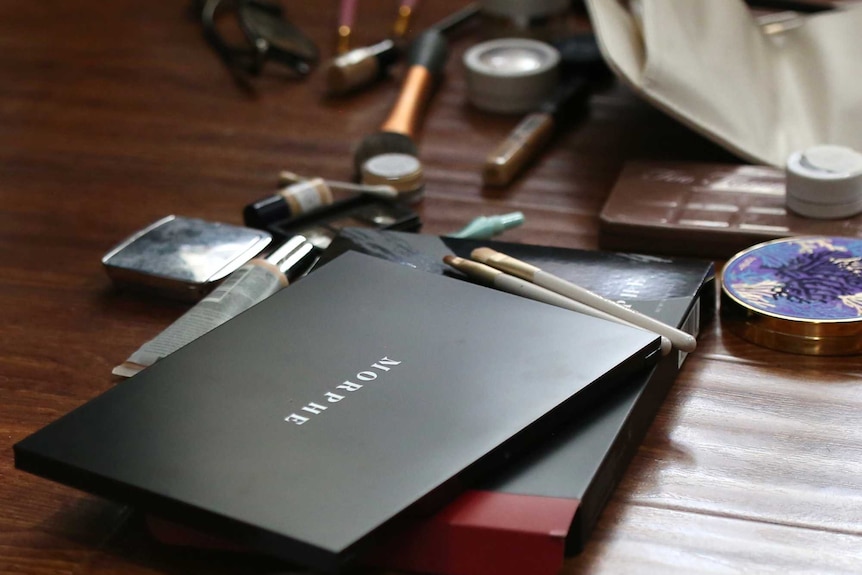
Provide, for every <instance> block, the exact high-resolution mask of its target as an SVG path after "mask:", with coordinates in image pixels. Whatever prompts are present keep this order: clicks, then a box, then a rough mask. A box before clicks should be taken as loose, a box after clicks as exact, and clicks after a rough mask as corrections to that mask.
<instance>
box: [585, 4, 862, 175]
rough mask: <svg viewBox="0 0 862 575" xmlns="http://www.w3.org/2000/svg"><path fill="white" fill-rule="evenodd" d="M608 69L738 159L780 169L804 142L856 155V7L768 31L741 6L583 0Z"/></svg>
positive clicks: (861, 99) (859, 109)
mask: <svg viewBox="0 0 862 575" xmlns="http://www.w3.org/2000/svg"><path fill="white" fill-rule="evenodd" d="M587 7H588V9H589V12H590V17H591V20H592V24H593V27H594V30H595V33H596V36H597V39H598V42H599V46H600V47H601V50H602V53H603V54H604V56H605V59H606V60H607V62H608V64H609V65H610V67H611V68H612V69H613V70H614V72H615V73H616V74H617V75H618V76H619V77H621V78H622V79H623V80H624V81H626V82H627V83H628V84H630V85H631V86H632V88H633V89H634V90H635V91H636V92H637V93H638V94H640V95H641V96H642V97H643V98H644V99H646V100H647V101H649V102H651V103H652V104H654V105H655V106H656V107H658V108H660V109H662V110H664V111H665V112H667V113H668V114H670V115H671V116H673V117H675V118H677V119H678V120H680V121H682V122H683V123H685V124H687V125H688V126H690V127H691V128H693V129H695V130H697V131H699V132H701V133H702V134H704V135H705V136H707V137H708V138H710V139H712V140H714V141H716V142H718V143H719V144H721V145H722V146H724V147H726V148H728V149H729V150H730V151H732V152H734V153H735V154H737V155H739V156H740V157H742V158H744V159H746V160H748V161H751V162H754V163H763V164H771V165H774V166H783V165H784V163H785V161H786V160H787V156H788V155H789V154H790V153H791V152H793V151H796V150H800V149H803V148H806V147H809V146H812V145H818V144H835V145H843V146H848V147H851V148H855V149H856V150H859V151H862V7H852V8H851V7H848V8H847V9H843V10H835V11H831V12H822V13H818V14H814V15H810V16H805V17H801V19H800V25H799V26H797V27H791V28H790V29H788V30H786V31H784V32H781V33H779V34H769V33H767V32H766V31H765V29H764V27H763V26H762V25H761V24H760V23H759V22H758V20H757V19H756V18H755V17H754V15H753V14H752V13H751V11H750V10H749V8H748V7H747V6H746V4H745V3H744V2H743V1H742V0H587Z"/></svg>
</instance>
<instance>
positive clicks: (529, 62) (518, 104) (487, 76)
mask: <svg viewBox="0 0 862 575" xmlns="http://www.w3.org/2000/svg"><path fill="white" fill-rule="evenodd" d="M559 64H560V53H559V51H558V50H557V49H556V48H554V47H553V46H551V45H550V44H547V43H545V42H540V41H539V40H531V39H527V38H500V39H497V40H489V41H487V42H482V43H480V44H476V45H475V46H473V47H471V48H469V49H468V50H467V51H466V52H465V53H464V66H465V68H466V69H467V95H468V99H469V100H470V102H471V103H472V104H473V105H474V106H476V107H477V108H479V109H481V110H486V111H489V112H499V113H504V114H520V113H524V112H530V111H532V110H534V109H536V108H537V107H538V106H539V104H541V103H542V102H543V101H544V100H545V99H546V98H548V96H550V95H551V93H552V92H553V91H554V88H555V87H556V86H557V82H558V69H559Z"/></svg>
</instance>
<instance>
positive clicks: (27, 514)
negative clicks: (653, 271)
mask: <svg viewBox="0 0 862 575" xmlns="http://www.w3.org/2000/svg"><path fill="white" fill-rule="evenodd" d="M458 5H459V3H456V2H451V1H448V0H447V1H445V2H428V3H425V4H423V5H422V6H421V8H420V11H419V14H418V19H417V26H424V25H427V24H429V23H432V22H434V21H436V20H437V19H439V18H441V17H442V16H444V15H445V14H447V13H448V12H449V11H450V10H451V9H452V8H454V7H457V6H458ZM286 7H287V11H288V13H289V15H290V16H291V18H292V19H293V21H294V22H295V23H296V24H297V25H299V26H300V27H301V28H302V29H303V30H305V31H306V32H307V33H308V34H309V35H310V36H311V37H312V38H314V40H315V41H316V42H318V44H319V45H320V47H321V49H322V52H323V55H324V57H327V56H329V55H331V53H332V46H333V38H334V33H333V30H334V22H335V17H336V12H337V6H336V3H335V2H329V3H326V4H321V3H317V2H308V1H305V2H293V3H289V4H286ZM362 8H363V12H362V14H361V15H360V23H359V28H358V32H357V35H358V37H357V42H358V43H363V42H364V43H367V42H371V41H375V40H377V39H379V38H380V37H382V35H383V34H384V33H385V32H386V30H387V29H388V23H389V21H390V12H391V8H392V7H391V6H389V5H388V4H387V5H385V6H384V5H383V4H382V3H366V4H363V5H362ZM578 24H581V25H582V24H583V22H580V23H578ZM475 40H476V36H475V35H473V36H464V37H461V38H459V39H458V40H456V41H455V42H454V43H453V54H452V57H451V59H450V61H449V63H448V66H447V70H446V76H445V80H444V82H443V83H442V85H441V86H440V88H439V90H438V92H437V93H436V95H435V98H434V100H433V102H432V103H431V106H430V107H429V112H428V117H427V120H426V121H425V123H424V126H423V128H422V130H421V133H420V135H419V138H418V143H419V146H420V151H421V155H422V159H423V164H424V166H425V170H426V176H427V181H428V183H427V192H426V198H425V200H424V201H423V203H422V204H421V205H420V206H419V207H418V209H419V211H420V213H421V216H422V219H423V222H424V227H423V231H425V232H428V233H436V234H439V233H446V232H449V231H451V230H454V229H458V228H460V227H461V226H463V225H464V224H465V223H466V222H467V221H469V220H470V219H472V218H473V217H475V216H478V215H482V214H489V213H499V212H504V211H510V210H515V209H517V210H522V211H523V212H524V213H525V214H526V216H527V222H526V224H525V225H524V226H523V227H521V228H519V229H516V230H512V231H510V232H507V234H506V236H504V239H506V240H509V241H520V242H526V243H534V244H545V245H556V246H568V247H581V248H595V247H596V246H597V229H598V228H597V225H598V222H597V214H598V211H599V209H600V208H601V206H602V203H603V201H604V199H605V197H606V196H607V193H608V192H609V190H610V188H611V186H612V185H613V183H614V181H615V179H616V177H617V175H618V174H619V171H620V169H621V167H622V165H623V164H624V163H625V162H626V161H627V160H630V159H641V160H642V159H657V160H662V159H667V160H691V161H713V162H716V161H718V162H722V161H724V162H733V161H735V160H734V158H733V157H732V156H730V155H729V154H728V153H726V152H724V151H723V150H721V149H720V148H718V147H717V146H715V145H713V144H712V143H710V142H708V141H706V140H704V139H703V138H701V137H699V136H697V135H695V134H694V133H692V132H691V131H689V130H688V129H686V128H684V127H683V126H681V125H679V124H678V123H676V122H674V121H672V120H670V119H668V118H667V117H665V116H664V115H662V114H661V113H659V112H657V111H655V110H653V109H652V108H650V107H649V106H647V105H645V104H643V103H641V102H640V101H638V100H637V98H635V97H634V96H633V95H632V94H631V93H630V92H629V91H628V90H627V89H626V88H625V87H623V86H620V85H618V84H611V85H609V86H608V87H606V88H604V89H602V90H600V91H599V92H598V93H597V94H596V95H595V96H594V97H593V98H592V100H591V103H590V109H589V112H588V114H587V117H586V118H584V119H583V120H582V121H581V122H580V123H579V124H578V125H576V126H575V127H573V128H572V129H571V130H568V131H567V132H566V133H564V134H561V135H560V136H559V137H558V138H557V139H556V140H555V142H554V145H553V146H552V148H551V149H550V150H549V151H548V152H547V153H546V154H544V155H543V156H542V158H541V159H540V160H539V161H538V162H536V163H535V164H534V165H533V166H532V167H531V168H530V169H529V170H528V171H527V173H526V174H524V176H523V177H521V178H520V179H518V180H517V181H516V182H515V183H514V184H513V185H511V186H510V187H509V188H507V189H505V190H492V189H484V188H483V187H482V186H481V179H480V175H479V171H480V167H481V164H482V161H483V159H484V156H485V154H486V153H487V152H488V151H489V150H490V149H491V148H492V147H493V146H494V145H495V144H496V142H497V141H498V140H499V139H500V138H502V137H503V135H505V134H506V133H507V132H508V130H509V129H511V127H512V126H513V125H514V124H515V123H516V122H517V118H513V117H500V116H491V115H488V114H483V113H481V112H478V111H476V110H474V109H471V108H470V107H469V106H467V105H466V101H465V90H466V87H465V82H464V79H463V75H462V73H461V64H460V54H461V53H463V51H464V49H465V48H466V47H467V46H469V45H470V44H471V43H472V42H474V41H475ZM397 71H398V70H396V72H397ZM253 85H254V87H255V93H254V94H249V93H247V92H245V91H243V90H241V89H239V88H238V87H237V86H236V85H235V84H234V83H233V82H232V80H231V77H230V75H229V74H228V73H227V71H226V69H225V67H224V66H223V65H222V64H221V62H220V61H219V60H218V59H217V58H216V57H215V56H214V54H213V53H212V52H211V51H210V50H209V49H208V48H207V46H206V44H205V43H204V41H203V39H202V36H201V31H200V28H199V26H198V24H197V22H196V20H195V18H194V17H193V15H192V14H191V13H190V12H189V10H188V6H187V5H185V4H182V3H179V2H146V1H143V0H115V1H113V2H104V1H99V2H96V1H94V0H81V1H79V2H59V1H56V0H49V1H43V2H3V3H0V319H2V321H0V398H2V399H0V453H2V456H0V572H2V573H20V574H27V575H37V574H47V573H75V574H84V573H88V574H106V575H107V574H120V573H123V574H155V573H170V574H173V573H177V574H179V573H183V574H186V573H208V574H211V573H249V572H252V573H255V572H259V573H272V572H277V571H279V570H282V566H279V565H278V564H274V563H273V562H270V561H268V560H266V559H249V558H242V559H240V558H236V557H225V556H223V555H217V556H213V555H212V554H207V553H201V552H189V551H181V550H176V549H168V548H165V547H161V546H159V545H157V544H155V543H154V542H153V541H151V540H150V539H149V538H148V537H147V536H146V534H145V532H144V530H143V529H142V527H141V525H140V523H139V519H138V518H137V517H136V515H135V514H134V513H132V512H131V510H129V509H126V508H124V507H122V506H118V505H115V504H113V503H109V502H106V501H103V500H101V499H98V498H94V497H90V496H87V495H84V494H81V493H79V492H77V491H74V490H72V489H68V488H65V487H63V486H60V485H56V484H53V483H50V482H48V481H43V480H40V479H37V478H35V477H31V476H29V475H26V474H23V473H19V472H17V471H15V470H14V469H13V465H12V450H11V446H12V444H14V443H15V442H16V441H18V440H20V439H22V438H23V437H25V436H26V435H28V434H29V433H31V432H33V431H34V430H36V429H38V428H39V427H41V426H43V425H45V424H46V423H48V422H49V421H51V420H53V419H55V418H56V417H58V416H60V415H62V414H64V413H66V412H68V411H69V410H71V409H72V408H74V407H75V406H77V405H80V404H81V403H83V402H85V401H86V400H88V399H89V398H91V397H93V396H95V395H97V394H98V393H100V392H101V391H103V390H105V389H108V388H109V387H111V385H113V380H112V378H111V376H110V369H111V367H112V366H113V365H115V364H116V363H118V362H119V361H121V360H122V359H124V358H125V357H126V356H127V355H128V354H129V353H130V352H132V351H133V350H134V349H136V348H137V347H138V345H139V344H140V343H142V342H143V341H144V340H146V339H148V338H150V337H152V336H153V335H155V334H156V333H158V332H159V331H160V330H161V329H163V328H164V327H165V326H167V325H168V324H169V323H170V322H171V321H172V320H173V319H175V318H176V317H178V316H179V315H180V314H181V313H182V311H184V309H186V308H185V307H184V306H183V305H182V304H179V303H175V302H171V301H168V300H163V299H157V298H152V297H142V296H140V295H136V294H131V293H125V292H120V291H116V290H114V289H113V288H112V287H111V285H110V283H109V281H108V278H107V276H106V275H105V274H104V272H103V270H102V268H101V264H100V257H101V256H102V255H103V254H104V253H105V252H106V251H107V250H108V249H109V248H110V247H111V246H112V245H113V244H115V243H116V242H118V241H119V240H120V239H122V238H124V237H125V236H127V235H128V234H129V233H131V232H132V231H134V230H136V229H139V228H140V227H142V226H144V225H146V224H148V223H150V222H152V221H154V220H156V219H157V218H159V217H162V216H164V215H166V214H169V213H175V214H180V215H187V216H193V217H199V218H204V219H210V220H215V221H223V222H228V223H241V209H242V206H244V205H245V204H246V203H248V202H250V201H253V200H255V199H257V198H258V197H260V196H263V195H266V194H268V193H270V192H271V191H273V190H274V187H275V184H276V178H277V174H278V171H279V170H281V169H290V170H293V171H296V172H298V173H301V174H310V175H321V176H325V177H329V178H336V179H346V178H349V177H350V176H351V173H350V171H351V157H350V154H351V150H352V149H353V147H354V146H355V145H356V143H357V142H358V141H359V140H360V139H361V138H362V137H363V136H364V135H366V134H368V133H371V132H373V131H374V130H375V129H376V128H377V126H378V125H379V124H380V122H382V120H383V119H384V118H385V116H386V113H387V112H388V109H389V106H390V105H391V104H392V102H393V101H394V98H395V95H396V91H397V86H398V82H397V78H393V79H390V80H388V81H386V82H383V83H382V84H380V85H378V86H376V87H374V88H372V89H370V90H368V91H365V92H363V93H361V94H358V95H356V96H353V97H349V98H341V99H326V98H323V97H322V95H321V86H320V77H319V75H312V77H311V78H309V79H308V80H305V81H294V80H290V79H288V78H286V77H285V76H284V75H283V74H279V73H275V72H268V73H267V74H265V75H264V76H263V77H260V78H256V79H254V80H253ZM645 249H648V246H645ZM860 375H862V360H860V359H859V358H858V357H849V358H810V357H798V356H792V355H787V354H782V353H779V352H775V351H770V350H767V349H764V348H759V347H756V346H753V345H751V344H749V343H747V342H744V341H742V340H741V339H739V338H737V337H736V336H734V335H732V334H730V333H728V332H727V331H726V330H724V329H722V326H721V323H720V322H719V321H715V322H714V323H712V324H711V325H709V326H707V329H706V333H705V334H704V336H703V338H702V341H701V343H700V347H699V349H698V351H697V352H696V353H695V354H694V355H693V356H692V357H691V358H690V360H689V361H688V362H687V363H686V365H685V366H684V368H683V371H682V374H681V375H680V377H679V379H678V381H677V383H676V384H675V386H674V388H673V389H672V391H671V393H670V395H669V397H668V399H667V401H666V402H665V404H664V405H663V407H662V409H661V411H660V413H659V415H658V417H657V418H656V421H655V423H654V425H653V426H652V428H651V429H650V432H649V434H648V436H647V438H646V440H645V441H644V443H643V445H642V447H641V449H640V450H639V452H638V454H637V456H636V458H635V460H634V462H633V464H632V465H631V466H630V468H629V469H628V471H627V473H626V475H625V477H624V479H623V481H622V484H621V485H620V487H619V488H618V489H617V490H616V491H615V493H614V496H613V498H612V501H611V502H610V504H609V506H608V508H607V509H606V511H605V513H604V514H603V515H602V518H601V520H600V523H599V526H598V530H597V532H596V533H595V536H594V537H593V539H592V541H591V542H590V544H589V545H588V546H587V549H586V550H585V551H584V553H583V554H582V555H580V556H578V557H575V558H573V559H571V560H570V561H568V562H567V564H566V567H565V569H564V572H565V573H566V574H569V575H574V574H587V573H728V572H753V573H775V572H788V573H792V572H806V573H852V572H859V571H860V570H862V383H860Z"/></svg>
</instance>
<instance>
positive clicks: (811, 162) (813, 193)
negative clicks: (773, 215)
mask: <svg viewBox="0 0 862 575" xmlns="http://www.w3.org/2000/svg"><path fill="white" fill-rule="evenodd" d="M786 171H787V174H786V175H787V193H786V203H787V207H788V208H789V209H791V210H793V211H794V212H796V213H798V214H800V215H803V216H808V217H811V218H845V217H850V216H853V215H855V214H857V213H859V212H860V211H862V154H860V153H859V152H857V151H855V150H853V149H851V148H847V147H844V146H832V145H823V146H813V147H811V148H807V149H805V150H802V151H799V152H794V153H792V154H790V157H789V158H788V159H787V170H786Z"/></svg>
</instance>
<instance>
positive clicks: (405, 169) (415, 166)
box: [361, 153, 425, 203]
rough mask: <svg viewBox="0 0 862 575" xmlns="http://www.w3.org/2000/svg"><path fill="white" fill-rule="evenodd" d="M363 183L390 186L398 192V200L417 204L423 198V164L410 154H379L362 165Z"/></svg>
mask: <svg viewBox="0 0 862 575" xmlns="http://www.w3.org/2000/svg"><path fill="white" fill-rule="evenodd" d="M361 172H362V183H363V184H368V185H384V184H385V185H389V186H392V187H393V188H395V189H396V190H398V200H399V201H404V202H409V203H410V202H417V201H419V200H420V199H421V198H422V194H423V192H424V189H425V179H424V176H423V174H422V163H421V162H420V161H419V159H418V158H417V157H415V156H411V155H410V154H398V153H390V154H379V155H377V156H372V157H371V158H369V159H368V160H366V161H365V162H364V163H363V164H362V170H361Z"/></svg>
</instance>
